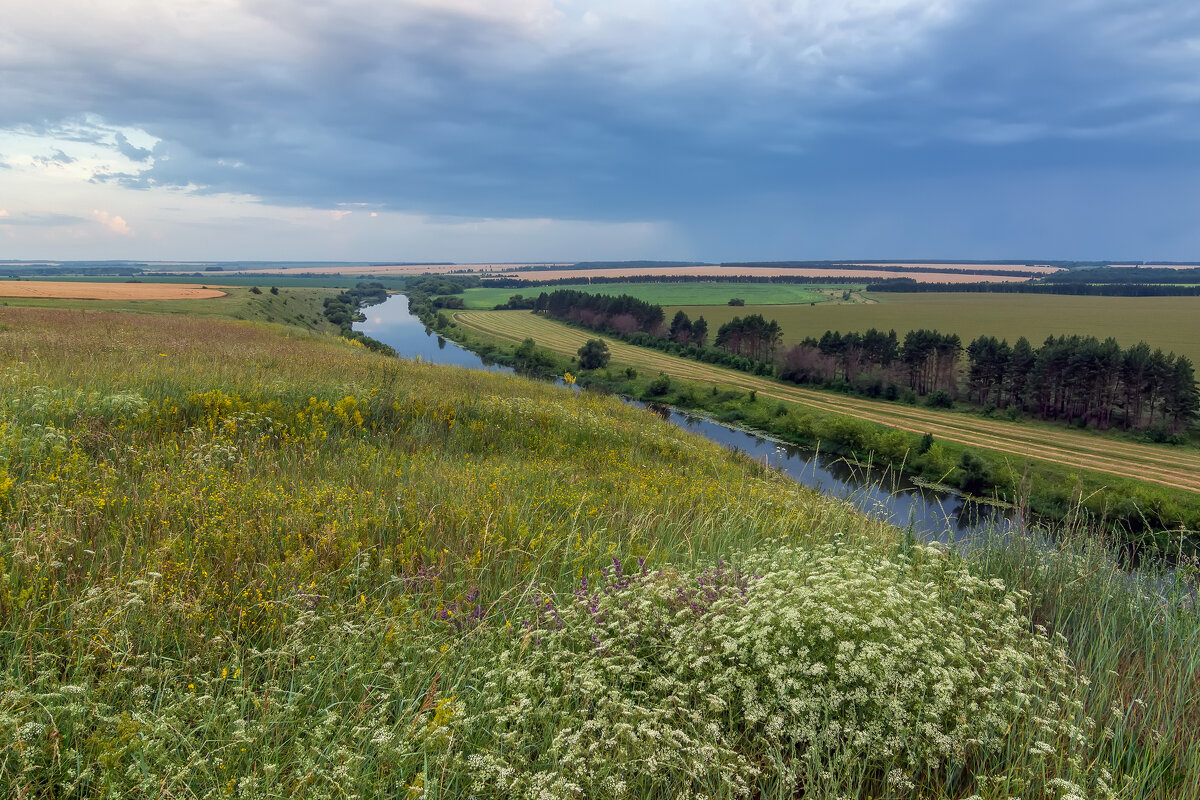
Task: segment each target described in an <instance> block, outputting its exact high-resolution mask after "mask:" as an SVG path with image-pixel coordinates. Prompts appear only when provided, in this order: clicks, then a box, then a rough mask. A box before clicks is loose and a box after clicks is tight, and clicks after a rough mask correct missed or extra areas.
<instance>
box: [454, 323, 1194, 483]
mask: <svg viewBox="0 0 1200 800" xmlns="http://www.w3.org/2000/svg"><path fill="white" fill-rule="evenodd" d="M454 318H455V320H456V321H457V322H459V323H460V324H462V325H464V326H465V327H468V328H471V329H474V330H476V331H478V332H480V333H483V334H485V335H490V336H495V337H498V338H501V339H505V340H508V341H514V342H519V341H521V340H523V339H525V338H526V337H532V338H533V339H534V340H535V341H536V342H537V343H538V344H539V345H540V346H542V347H547V348H549V349H551V350H554V351H556V352H560V353H563V354H568V355H570V354H574V352H575V351H576V350H577V349H578V348H579V346H580V345H582V344H583V342H584V341H586V340H587V339H589V338H597V336H596V335H595V334H588V333H587V332H585V331H579V330H576V329H574V328H570V327H568V326H565V325H562V324H559V323H557V322H554V321H552V320H548V319H545V318H544V317H539V316H536V315H533V314H530V313H528V312H522V311H478V312H476V311H467V312H458V313H456V314H455V315H454ZM599 338H604V339H605V341H606V342H608V345H609V348H610V349H611V350H612V353H613V358H614V360H615V361H617V362H620V363H622V364H628V365H630V366H634V367H640V368H643V369H653V370H658V371H661V372H664V373H666V374H668V375H670V376H672V377H676V378H680V379H684V380H693V381H699V382H705V383H719V384H722V385H729V386H736V387H738V388H741V389H745V390H750V389H753V390H755V391H757V392H758V393H759V394H762V395H764V396H767V397H772V398H775V399H780V400H788V401H792V402H796V403H799V404H801V405H804V406H808V407H811V408H813V409H814V410H819V411H825V412H829V413H837V414H845V415H847V416H851V417H855V418H857V419H862V420H866V421H869V422H875V423H878V424H881V425H886V426H888V427H892V428H896V429H899V430H904V431H908V432H911V433H931V434H933V435H935V436H940V437H941V438H943V439H946V440H948V441H952V442H957V443H960V444H964V445H968V446H975V447H983V448H986V449H989V450H994V451H996V452H1001V453H1006V454H1009V455H1016V456H1021V457H1024V458H1033V459H1037V460H1040V461H1047V462H1051V463H1056V464H1062V465H1065V466H1071V467H1075V468H1079V469H1084V470H1090V471H1095V472H1102V473H1105V474H1111V475H1116V476H1120V477H1125V478H1134V479H1139V480H1146V481H1150V482H1152V483H1158V484H1161V485H1164V486H1170V487H1173V488H1178V489H1184V490H1189V491H1197V492H1200V458H1198V457H1197V456H1196V455H1195V454H1192V453H1186V452H1170V451H1165V450H1163V449H1159V448H1155V447H1154V446H1152V445H1139V444H1135V443H1126V442H1114V441H1111V440H1101V439H1098V438H1095V437H1090V436H1088V435H1087V434H1078V433H1073V432H1068V431H1060V432H1055V431H1045V430H1043V429H1041V428H1033V429H1031V428H1029V427H1026V426H1022V425H1021V424H1020V423H1005V422H996V421H989V420H983V419H979V418H978V417H967V416H964V415H960V414H955V413H953V412H942V411H933V410H926V409H917V408H911V407H907V406H901V405H898V404H894V403H885V402H878V401H871V400H862V399H857V398H843V397H840V396H836V395H829V394H827V393H823V392H817V391H814V390H810V389H802V388H799V387H791V386H787V385H785V384H781V383H777V382H774V381H768V380H765V379H762V378H757V377H754V376H751V375H746V374H744V373H740V372H736V371H733V370H728V369H724V368H721V367H715V366H712V365H708V364H700V363H697V362H693V361H689V360H687V359H683V358H679V357H676V356H670V355H667V354H665V353H658V352H656V351H653V350H648V349H645V348H639V347H635V346H632V345H628V344H624V343H622V342H617V341H613V340H611V339H607V338H606V337H599Z"/></svg>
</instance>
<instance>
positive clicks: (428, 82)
mask: <svg viewBox="0 0 1200 800" xmlns="http://www.w3.org/2000/svg"><path fill="white" fill-rule="evenodd" d="M1198 145H1200V4H1197V3H1195V2H1194V0H1053V2H1047V1H1046V0H792V1H791V2H789V1H788V0H607V1H601V0H503V2H501V0H371V1H370V2H368V0H174V1H173V2H162V0H103V2H96V0H55V2H52V3H48V2H45V0H6V2H5V4H4V13H3V25H2V26H0V259H64V260H65V259H137V260H175V259H179V260H238V259H246V260H304V261H313V260H338V261H456V262H462V263H468V262H478V261H486V262H501V261H508V262H518V261H574V260H608V259H675V260H702V261H731V260H784V259H797V260H809V259H827V258H831V259H843V258H862V259H866V258H874V259H892V258H896V259H899V258H904V259H931V258H938V259H1078V260H1090V259H1117V260H1143V261H1163V260H1170V261H1191V260H1200V146H1198Z"/></svg>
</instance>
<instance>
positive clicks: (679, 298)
mask: <svg viewBox="0 0 1200 800" xmlns="http://www.w3.org/2000/svg"><path fill="white" fill-rule="evenodd" d="M534 274H536V273H534ZM862 287H863V284H858V285H847V286H841V285H837V286H834V285H828V286H825V285H818V284H799V283H736V282H730V283H724V282H721V283H717V282H713V283H692V282H687V283H682V282H680V283H596V284H591V283H578V284H569V285H567V284H564V285H561V286H559V285H553V286H536V285H535V286H527V287H520V288H516V289H514V288H511V287H508V288H501V287H490V286H481V287H476V288H473V289H467V290H466V291H464V292H463V293H462V295H461V296H462V299H463V303H464V304H466V307H467V308H473V309H482V310H490V309H493V308H495V307H496V306H497V305H501V304H503V303H506V302H508V298H510V297H512V296H513V295H514V294H519V295H522V296H523V297H537V296H538V295H539V294H541V293H542V292H552V291H555V290H558V289H573V290H575V291H579V292H588V293H590V294H604V295H612V296H616V295H622V294H627V295H631V296H633V297H636V298H638V299H639V300H644V301H646V302H647V303H655V304H657V305H697V306H700V305H704V306H709V305H721V306H723V305H726V304H728V302H729V301H730V300H731V299H732V298H735V297H737V298H740V299H742V300H745V301H746V305H748V306H753V305H786V304H792V303H806V304H807V303H823V302H827V301H829V300H831V299H833V298H835V297H836V298H837V299H840V298H841V296H842V291H843V290H844V289H853V290H861V289H862Z"/></svg>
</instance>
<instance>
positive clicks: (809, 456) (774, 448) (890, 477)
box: [354, 295, 1019, 542]
mask: <svg viewBox="0 0 1200 800" xmlns="http://www.w3.org/2000/svg"><path fill="white" fill-rule="evenodd" d="M363 313H364V314H365V315H366V316H367V320H366V321H365V322H361V323H356V324H355V326H354V327H355V330H360V331H362V332H363V333H365V334H366V335H368V336H371V337H373V338H375V339H378V340H379V341H381V342H384V343H386V344H389V345H391V346H392V347H394V348H395V349H396V352H397V353H398V354H399V355H400V356H401V357H402V358H410V359H420V360H422V361H428V362H431V363H434V364H449V365H453V366H459V367H469V368H472V369H486V370H491V371H495V372H506V373H511V372H512V370H511V369H509V368H508V367H504V366H500V365H498V364H492V363H489V362H486V361H484V360H483V359H482V358H480V357H479V356H478V355H477V354H475V353H473V352H471V351H470V350H466V349H464V348H462V347H459V346H458V345H456V344H455V343H454V342H451V341H448V340H447V339H444V338H443V337H441V336H439V335H438V334H436V333H433V332H432V331H429V330H428V329H427V328H426V327H425V325H424V323H422V322H421V321H420V320H419V319H417V318H416V317H415V316H413V315H412V314H410V313H409V310H408V298H407V297H405V296H404V295H393V296H391V297H389V298H388V299H387V300H386V301H385V302H383V303H381V304H379V305H376V306H370V307H368V308H366V309H364V310H363ZM645 407H646V408H648V410H649V411H652V412H653V413H656V414H658V415H659V416H661V417H663V419H666V420H668V421H669V422H671V423H673V424H675V425H678V426H679V427H680V428H683V429H685V430H687V431H690V432H691V433H695V434H698V435H700V436H703V437H705V438H706V439H709V440H711V441H713V442H716V443H718V444H721V445H724V446H726V447H728V448H731V449H734V450H737V451H739V452H742V453H744V454H746V455H747V456H750V457H751V458H754V459H756V460H758V461H761V462H764V463H765V464H767V465H768V466H770V467H773V468H775V469H778V470H780V471H781V472H783V473H785V474H787V475H789V476H790V477H792V478H793V479H795V480H796V481H798V482H800V483H802V484H804V485H805V486H809V487H812V488H814V489H817V490H819V491H822V492H824V493H826V494H829V495H832V496H834V497H838V498H842V499H845V500H848V501H850V502H852V503H854V505H856V506H857V507H858V508H860V509H862V510H863V511H865V512H867V513H869V514H872V515H875V516H878V517H882V518H884V519H887V520H889V521H890V522H892V523H893V524H895V525H898V526H900V527H902V528H907V529H909V530H911V531H912V533H913V535H914V536H916V537H918V538H922V539H926V540H938V541H942V542H949V541H951V540H953V541H959V542H962V541H965V540H970V539H973V538H975V537H977V536H979V535H981V534H984V533H989V534H990V533H991V532H993V531H995V530H996V529H1000V530H1002V531H1010V530H1013V529H1015V528H1017V527H1018V526H1019V520H1018V519H1017V517H1016V515H1015V512H1013V511H1011V510H1009V509H1002V508H997V507H995V506H992V505H989V504H985V503H978V502H976V501H974V500H971V499H969V498H967V497H964V496H963V495H961V494H959V493H957V492H951V491H940V490H936V491H935V490H932V489H929V488H924V487H920V486H916V485H914V484H913V483H911V482H910V481H908V480H907V479H905V478H904V477H903V476H899V475H895V474H894V473H890V472H889V473H882V474H881V473H880V472H878V471H875V472H868V471H866V470H864V469H863V468H861V467H859V466H857V465H852V464H848V463H846V461H844V460H843V459H841V458H838V457H836V456H831V455H828V454H823V453H819V452H817V451H814V450H811V449H807V448H802V447H797V446H795V445H791V444H787V443H783V442H779V441H775V440H773V439H770V438H767V437H765V436H763V435H761V434H756V433H754V432H753V431H747V430H743V429H740V428H734V427H731V426H728V425H723V424H721V423H719V422H715V421H713V420H711V419H707V418H703V417H698V416H695V415H692V414H688V413H686V412H683V411H679V410H676V409H673V408H666V407H662V406H645Z"/></svg>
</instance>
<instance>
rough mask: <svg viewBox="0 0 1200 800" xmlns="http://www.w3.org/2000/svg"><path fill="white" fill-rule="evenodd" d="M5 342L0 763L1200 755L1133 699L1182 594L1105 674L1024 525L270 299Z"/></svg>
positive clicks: (453, 783)
mask: <svg viewBox="0 0 1200 800" xmlns="http://www.w3.org/2000/svg"><path fill="white" fill-rule="evenodd" d="M0 369H2V370H3V372H2V377H0V385H2V386H3V389H2V391H0V397H2V398H3V399H2V402H0V415H2V416H0V459H2V460H0V509H2V510H3V519H4V536H3V540H2V541H0V665H2V666H0V684H2V687H3V691H2V692H0V787H3V788H4V794H5V795H9V796H21V797H91V796H198V797H199V796H203V797H210V796H211V797H218V796H230V795H234V796H247V797H277V796H306V797H347V796H350V797H371V796H381V795H389V796H402V797H403V796H407V797H466V796H468V795H469V794H474V795H475V796H477V797H512V796H521V797H535V796H536V797H578V796H586V797H600V796H605V797H620V796H630V797H642V796H649V797H676V796H680V795H681V794H683V795H687V796H701V795H704V796H709V797H735V796H747V795H749V796H767V795H769V796H777V795H790V794H793V793H796V792H802V793H805V795H806V796H814V797H824V796H830V797H832V796H837V795H843V794H853V795H859V794H874V795H875V796H895V797H955V798H965V797H969V796H971V795H973V794H975V795H980V796H984V797H1001V796H1008V795H1009V794H1021V795H1023V796H1026V797H1039V796H1047V797H1065V796H1069V795H1070V793H1072V792H1074V793H1076V794H1078V795H1079V796H1097V797H1102V796H1116V795H1115V794H1113V792H1111V791H1109V787H1110V786H1113V785H1117V786H1118V787H1119V786H1120V785H1121V782H1122V781H1124V780H1128V781H1130V782H1131V785H1135V786H1137V787H1152V786H1167V787H1168V788H1170V787H1178V786H1180V785H1181V784H1180V781H1184V782H1186V781H1194V780H1195V775H1194V772H1195V770H1194V767H1195V756H1189V755H1187V754H1188V753H1189V752H1193V753H1194V752H1195V748H1191V749H1190V750H1189V747H1190V745H1191V744H1192V743H1191V742H1190V740H1189V739H1187V738H1186V737H1188V736H1191V735H1192V733H1191V732H1192V731H1195V730H1196V726H1195V725H1194V724H1188V722H1189V720H1188V719H1187V717H1186V715H1187V714H1188V713H1192V712H1189V711H1187V707H1186V706H1184V705H1182V704H1181V703H1180V698H1179V697H1177V696H1170V693H1169V692H1166V691H1159V694H1161V695H1163V697H1160V698H1159V699H1157V700H1153V699H1151V700H1149V701H1148V702H1150V707H1149V710H1147V711H1144V712H1142V718H1141V719H1140V720H1137V721H1131V722H1130V723H1129V724H1125V723H1124V721H1123V718H1120V717H1117V716H1114V714H1113V713H1112V712H1111V711H1110V710H1109V706H1111V705H1112V701H1113V700H1114V698H1115V697H1117V696H1118V695H1117V694H1113V692H1114V691H1115V692H1117V693H1118V694H1120V693H1124V692H1126V691H1127V690H1128V691H1129V692H1130V696H1134V694H1137V695H1140V694H1143V693H1145V694H1146V695H1147V697H1149V694H1150V693H1149V691H1147V688H1148V687H1154V688H1155V689H1156V690H1162V689H1163V688H1164V687H1165V684H1163V683H1156V682H1157V681H1159V680H1160V679H1159V674H1160V671H1161V672H1162V673H1163V674H1170V675H1173V676H1178V677H1177V680H1179V681H1181V682H1183V684H1182V685H1184V686H1187V685H1191V684H1190V683H1189V682H1188V681H1189V678H1190V676H1191V675H1192V674H1193V673H1194V670H1195V664H1194V663H1193V662H1189V661H1187V660H1186V659H1187V657H1186V656H1181V655H1180V652H1183V653H1186V652H1188V651H1187V649H1186V647H1181V646H1180V645H1179V643H1180V641H1181V640H1180V639H1179V636H1178V633H1177V631H1179V630H1187V626H1188V625H1189V624H1191V625H1193V626H1194V619H1193V618H1191V617H1187V616H1186V614H1185V615H1184V616H1182V617H1179V618H1176V617H1175V616H1173V614H1174V613H1175V612H1171V613H1167V612H1163V611H1162V610H1161V609H1157V610H1153V609H1152V612H1153V613H1151V612H1147V614H1146V617H1145V620H1144V621H1143V623H1139V624H1143V625H1144V626H1145V631H1146V632H1143V635H1144V636H1147V637H1149V636H1150V635H1151V633H1150V632H1148V631H1151V629H1152V627H1153V626H1157V627H1156V628H1154V630H1156V631H1157V633H1155V634H1154V635H1156V636H1158V637H1159V638H1158V639H1157V640H1156V641H1155V643H1154V644H1155V647H1154V649H1153V651H1151V650H1150V649H1147V652H1148V653H1149V652H1153V653H1154V655H1153V656H1152V657H1149V658H1148V659H1147V661H1146V663H1145V664H1144V665H1143V667H1142V668H1141V670H1140V671H1138V672H1136V673H1129V674H1128V680H1126V678H1125V677H1119V678H1118V679H1115V680H1112V679H1109V683H1110V684H1111V685H1112V686H1113V687H1115V689H1104V690H1103V691H1098V690H1096V689H1089V688H1088V687H1087V686H1086V681H1085V678H1086V676H1087V675H1093V676H1099V675H1107V673H1108V670H1109V668H1110V667H1117V666H1118V660H1117V659H1118V656H1119V655H1120V654H1121V653H1127V652H1128V647H1129V646H1130V645H1129V643H1128V642H1125V643H1124V644H1122V645H1121V647H1112V648H1110V649H1108V650H1104V651H1103V652H1100V651H1097V652H1090V653H1082V652H1080V650H1079V649H1077V648H1076V645H1081V646H1083V647H1084V648H1085V649H1086V647H1087V643H1088V642H1090V641H1091V640H1092V639H1090V638H1088V637H1090V636H1091V634H1090V633H1087V631H1083V632H1081V629H1080V627H1079V623H1077V622H1074V623H1073V624H1074V625H1075V627H1073V628H1072V627H1070V626H1068V625H1067V624H1066V621H1067V620H1075V619H1076V618H1077V616H1078V615H1077V614H1075V613H1073V611H1072V609H1073V608H1075V607H1076V606H1070V607H1068V606H1069V604H1067V601H1066V600H1064V599H1063V592H1062V591H1059V593H1058V595H1057V597H1056V598H1055V599H1047V598H1046V597H1043V596H1040V595H1039V596H1038V597H1037V600H1036V602H1031V598H1030V595H1028V594H1026V593H1024V591H1022V590H1021V587H1020V586H1019V585H1018V584H1017V583H1016V579H1012V580H1010V582H1009V583H1008V584H1006V583H1005V582H1002V581H998V580H995V581H991V582H989V581H988V580H985V578H986V577H988V575H987V574H986V572H987V571H988V570H991V571H992V572H995V573H999V572H1001V571H1002V570H1003V569H1006V568H1007V565H1011V563H1012V562H1011V561H1007V560H1005V559H1003V558H998V559H997V560H995V561H992V562H982V561H981V562H979V563H977V564H974V565H972V564H967V563H965V562H963V561H962V560H960V559H958V558H955V557H949V556H946V555H943V554H941V553H939V552H937V551H936V550H935V549H928V548H924V547H920V546H917V545H914V544H912V543H911V542H905V541H904V540H903V538H902V537H900V536H899V535H898V533H897V532H896V531H894V530H893V529H890V528H887V527H886V526H883V525H881V524H879V523H875V522H872V521H870V520H868V519H866V518H864V517H861V516H859V515H857V514H855V513H854V512H852V511H851V510H850V509H849V508H848V507H847V506H845V505H843V504H840V503H837V502H834V501H832V500H828V499H824V498H821V497H819V496H816V495H814V494H812V493H810V492H808V491H806V490H803V489H801V488H799V487H797V486H796V485H795V484H793V483H791V482H790V481H788V480H787V479H786V478H784V477H782V476H779V475H776V474H774V473H771V472H769V471H766V470H764V469H763V468H762V467H760V466H759V465H756V464H754V463H751V462H748V461H746V460H744V459H739V458H737V457H735V456H733V455H730V454H728V453H726V452H725V451H723V450H721V449H719V448H717V447H715V446H713V445H710V444H707V443H705V442H703V441H700V440H698V439H695V438H693V437H690V436H688V435H686V434H684V433H682V432H680V431H677V430H676V429H674V428H672V427H670V426H669V425H667V424H666V423H663V422H662V421H660V420H658V419H657V418H656V417H654V416H652V415H650V414H647V413H645V412H642V411H639V410H637V409H633V408H628V407H626V406H623V405H622V404H620V403H619V402H617V401H615V400H611V399H608V398H603V397H596V396H592V395H589V394H581V395H573V394H571V393H570V392H569V391H567V390H563V389H558V388H555V387H551V386H547V385H544V384H538V383H533V382H529V381H524V380H520V379H513V378H506V377H502V376H497V375H490V374H485V373H480V372H469V371H463V370H454V369H446V368H437V367H431V366H427V365H420V364H413V363H409V362H404V361H399V360H395V359H387V358H384V357H382V356H378V355H375V354H372V353H368V352H365V351H363V350H362V348H356V347H353V346H352V345H350V344H349V343H346V342H344V341H342V340H338V339H334V338H318V337H312V336H296V335H290V336H289V335H285V333H284V332H283V331H282V329H279V328H274V327H271V326H266V325H252V324H249V323H234V322H225V321H221V320H212V319H208V320H202V321H201V320H194V319H188V318H179V317H174V318H168V317H156V316H152V315H121V314H108V313H101V314H82V313H80V312H78V311H57V310H50V309H4V310H2V311H0ZM1039 558H1040V556H1039ZM1047 558H1048V559H1050V560H1048V561H1046V562H1045V565H1049V566H1047V567H1046V569H1044V570H1042V571H1040V572H1039V571H1038V570H1036V569H1034V570H1030V569H1026V570H1025V571H1024V573H1023V574H1024V575H1025V578H1024V580H1025V581H1027V583H1028V585H1029V588H1034V589H1036V588H1037V587H1039V586H1040V585H1041V584H1038V583H1037V582H1036V581H1037V580H1041V579H1044V578H1045V577H1046V576H1047V575H1053V574H1054V573H1053V572H1052V570H1051V569H1050V567H1052V566H1053V565H1055V564H1059V563H1063V562H1062V561H1061V560H1054V559H1051V558H1050V556H1047ZM1064 558H1065V557H1064ZM1030 563H1032V562H1030ZM1038 563H1042V562H1038ZM1072 563H1078V562H1072ZM1089 563H1094V564H1097V563H1100V562H1095V561H1093V562H1089ZM1026 566H1027V567H1028V566H1029V564H1026ZM972 570H975V572H972ZM1094 571H1095V570H1094ZM1018 574H1022V573H1018ZM1122 587H1129V588H1122ZM1109 591H1110V594H1111V593H1112V592H1117V593H1118V594H1119V593H1120V592H1126V594H1119V597H1118V595H1117V594H1114V595H1112V597H1117V598H1118V599H1117V600H1114V601H1113V602H1114V604H1115V605H1117V606H1121V607H1125V608H1136V607H1138V606H1137V603H1138V602H1141V601H1140V600H1137V598H1138V597H1140V594H1139V592H1140V589H1138V587H1137V586H1136V585H1134V584H1121V587H1118V589H1110V590H1109ZM1068 595H1069V593H1068ZM1100 599H1103V598H1100ZM1096 600H1097V598H1096V597H1091V598H1089V602H1094V601H1096ZM1072 602H1075V603H1079V602H1080V601H1079V599H1076V600H1073V601H1072ZM1060 607H1062V608H1063V609H1065V610H1063V611H1062V612H1061V614H1060V613H1059V611H1058V610H1057V609H1059V608H1060ZM1179 613H1183V612H1179ZM1123 614H1124V616H1122V617H1121V619H1122V621H1123V623H1124V628H1123V629H1124V630H1126V631H1131V630H1135V631H1142V629H1141V628H1137V625H1136V624H1134V623H1131V622H1129V617H1130V616H1131V612H1129V611H1128V610H1127V611H1125V612H1123ZM1034 615H1036V618H1037V619H1038V620H1039V621H1043V622H1046V623H1048V624H1051V625H1052V626H1054V627H1055V628H1059V627H1061V628H1062V629H1063V631H1064V632H1067V633H1072V634H1074V635H1075V636H1076V638H1075V639H1073V640H1072V643H1071V648H1072V650H1071V654H1070V656H1068V653H1067V651H1064V650H1062V649H1061V647H1062V644H1063V642H1062V641H1061V640H1052V639H1051V638H1049V637H1048V636H1047V635H1046V634H1044V633H1040V632H1037V631H1035V630H1034V629H1033V628H1032V621H1033V619H1034ZM1132 616H1135V617H1137V619H1138V620H1141V619H1142V617H1141V616H1138V615H1137V614H1132ZM1060 620H1061V621H1062V624H1061V625H1059V624H1057V623H1058V621H1060ZM1164 626H1165V628H1166V630H1165V632H1164ZM1143 645H1146V646H1147V647H1148V643H1147V642H1143V641H1141V640H1138V641H1137V642H1135V643H1134V646H1136V647H1141V646H1143ZM1191 652H1193V653H1194V648H1193V649H1192V651H1191ZM1181 659H1182V660H1181ZM1122 663H1126V664H1127V663H1128V659H1125V660H1124V661H1123V662H1122ZM1189 669H1190V670H1192V672H1189V671H1188V670H1189ZM1113 674H1117V672H1116V671H1114V672H1113ZM1125 674H1126V673H1125V672H1122V673H1121V676H1125ZM1172 685H1174V684H1172ZM1191 708H1193V709H1194V708H1195V706H1191ZM1172 709H1176V710H1174V711H1172ZM1179 709H1183V710H1179ZM1152 715H1158V716H1155V717H1154V722H1153V724H1154V725H1156V726H1159V727H1160V728H1161V729H1162V730H1161V731H1160V733H1159V735H1158V737H1157V738H1154V737H1151V736H1150V735H1149V734H1144V732H1143V730H1142V726H1144V725H1145V724H1147V723H1146V720H1147V719H1148V718H1149V717H1151V716H1152ZM1091 717H1095V719H1096V723H1095V726H1094V727H1093V724H1092V723H1090V722H1089V721H1088V720H1089V719H1090V718H1091ZM1166 723H1171V727H1167V725H1166ZM1106 727H1107V728H1109V731H1108V733H1105V730H1104V729H1105V728H1106ZM1180 737H1183V738H1180ZM1188 759H1191V760H1188ZM1167 772H1169V773H1170V779H1171V782H1167V783H1164V782H1163V780H1164V774H1166V773H1167ZM1180 776H1182V777H1180ZM1189 785H1194V784H1189ZM1155 791H1158V790H1156V789H1151V788H1147V789H1146V792H1145V795H1146V796H1153V793H1154V792H1155ZM1159 796H1163V797H1166V796H1170V795H1169V794H1160V795H1159Z"/></svg>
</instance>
